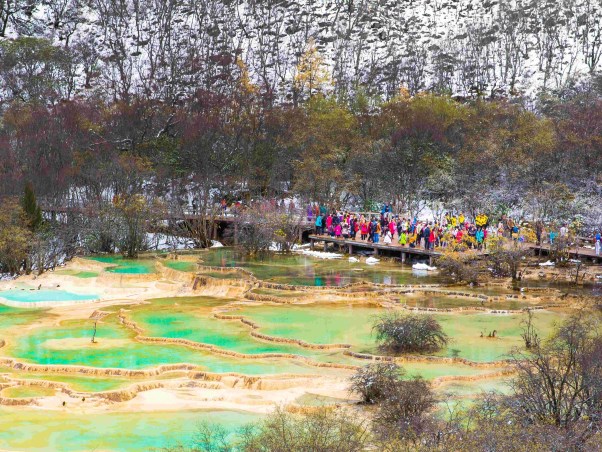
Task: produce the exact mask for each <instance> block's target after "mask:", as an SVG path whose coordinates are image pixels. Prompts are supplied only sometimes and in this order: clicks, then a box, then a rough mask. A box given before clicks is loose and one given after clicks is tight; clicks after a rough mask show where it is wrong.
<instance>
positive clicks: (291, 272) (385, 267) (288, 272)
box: [201, 248, 442, 287]
mask: <svg viewBox="0 0 602 452" xmlns="http://www.w3.org/2000/svg"><path fill="white" fill-rule="evenodd" d="M201 259H202V261H203V264H205V265H209V266H217V267H244V268H246V269H247V270H250V271H251V272H253V274H254V275H255V276H256V277H257V278H259V279H261V280H265V281H272V282H276V283H281V284H293V285H301V286H327V287H330V286H333V287H336V286H343V285H346V284H350V283H353V282H359V281H367V282H372V283H381V284H418V283H431V284H432V283H437V282H440V281H442V279H441V278H439V277H437V276H433V275H428V276H427V275H425V276H422V275H419V274H416V273H413V272H412V269H411V267H410V266H402V265H400V264H394V263H388V262H385V261H383V262H380V263H379V264H377V265H374V266H370V265H367V264H364V263H357V262H356V263H352V262H349V261H348V260H347V259H337V260H323V259H315V258H312V257H308V256H304V255H300V254H290V255H283V254H267V255H262V256H258V257H247V256H246V255H245V254H244V253H243V252H241V251H238V250H236V249H231V248H218V249H212V250H208V251H206V252H204V253H203V254H201Z"/></svg>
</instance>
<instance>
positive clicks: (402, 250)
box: [309, 234, 441, 265]
mask: <svg viewBox="0 0 602 452" xmlns="http://www.w3.org/2000/svg"><path fill="white" fill-rule="evenodd" d="M316 242H324V244H325V245H326V244H327V243H332V244H334V245H336V246H338V248H339V249H344V250H345V251H346V252H347V253H348V254H353V253H354V252H357V251H359V250H361V249H364V250H369V251H372V252H373V253H374V255H378V254H379V253H381V254H382V253H387V254H393V255H399V257H400V258H401V262H405V261H406V259H408V258H412V257H418V258H420V257H422V258H427V259H428V260H429V265H432V264H433V259H434V258H436V257H437V256H440V255H441V253H440V252H438V251H427V250H425V249H423V248H410V247H409V246H401V245H398V244H393V243H392V244H390V245H385V244H384V243H371V242H364V241H361V240H345V239H337V238H334V237H330V236H329V235H315V234H310V236H309V243H310V244H311V248H312V249H313V247H314V244H315V243H316Z"/></svg>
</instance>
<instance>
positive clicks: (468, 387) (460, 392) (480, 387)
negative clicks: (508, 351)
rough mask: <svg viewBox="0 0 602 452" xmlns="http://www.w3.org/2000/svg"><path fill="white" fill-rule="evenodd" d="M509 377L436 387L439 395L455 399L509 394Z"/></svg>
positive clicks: (451, 382) (450, 383)
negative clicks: (485, 393) (485, 394)
mask: <svg viewBox="0 0 602 452" xmlns="http://www.w3.org/2000/svg"><path fill="white" fill-rule="evenodd" d="M509 378H510V377H501V378H487V379H481V380H473V381H450V382H446V383H445V384H442V385H441V386H439V387H437V388H436V389H435V390H436V392H437V393H439V394H447V395H450V396H452V397H455V398H463V397H474V396H478V395H480V394H483V393H484V392H492V391H495V392H499V393H502V394H506V393H509V392H510V386H509V384H508V379H509Z"/></svg>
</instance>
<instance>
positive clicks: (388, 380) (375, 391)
mask: <svg viewBox="0 0 602 452" xmlns="http://www.w3.org/2000/svg"><path fill="white" fill-rule="evenodd" d="M404 374H405V371H404V370H403V369H402V368H401V367H399V366H398V365H397V364H395V363H384V362H380V363H375V364H369V365H367V366H364V367H362V368H361V369H358V371H357V372H356V373H355V374H353V376H352V377H351V386H350V391H351V392H352V393H355V394H358V395H359V396H360V397H361V398H362V401H363V402H364V403H377V402H380V401H381V400H382V399H383V398H384V397H385V394H386V393H387V391H388V390H389V388H391V387H392V386H394V385H395V384H396V383H397V382H398V381H399V380H400V378H401V377H403V375H404Z"/></svg>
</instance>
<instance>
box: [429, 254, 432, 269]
mask: <svg viewBox="0 0 602 452" xmlns="http://www.w3.org/2000/svg"><path fill="white" fill-rule="evenodd" d="M429 265H430V266H431V267H432V266H433V255H432V254H431V255H430V256H429Z"/></svg>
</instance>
